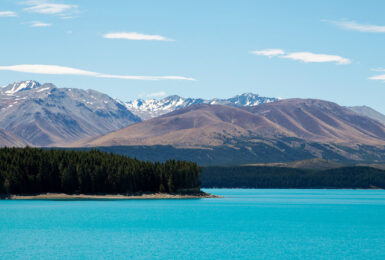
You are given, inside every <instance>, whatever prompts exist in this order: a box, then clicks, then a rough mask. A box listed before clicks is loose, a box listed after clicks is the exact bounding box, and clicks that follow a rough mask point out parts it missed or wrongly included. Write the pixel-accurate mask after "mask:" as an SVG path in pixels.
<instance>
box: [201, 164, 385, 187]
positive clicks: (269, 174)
mask: <svg viewBox="0 0 385 260" xmlns="http://www.w3.org/2000/svg"><path fill="white" fill-rule="evenodd" d="M201 178H202V187H204V188H271V189H274V188H276V189H277V188H281V189H283V188H287V189H321V188H332V189H343V188H345V189H369V188H381V189H385V171H384V170H380V169H376V168H372V167H358V166H355V167H341V168H335V169H329V170H307V169H295V168H284V167H266V166H236V167H204V168H202V173H201Z"/></svg>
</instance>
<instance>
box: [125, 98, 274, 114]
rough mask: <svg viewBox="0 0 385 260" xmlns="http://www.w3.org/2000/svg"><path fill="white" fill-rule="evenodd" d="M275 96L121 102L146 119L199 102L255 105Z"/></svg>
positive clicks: (268, 100)
mask: <svg viewBox="0 0 385 260" xmlns="http://www.w3.org/2000/svg"><path fill="white" fill-rule="evenodd" d="M277 100H278V99H277V98H271V97H262V96H259V95H258V94H253V93H243V94H239V95H236V96H234V97H231V98H227V99H219V98H213V99H202V98H183V97H181V96H178V95H171V96H168V97H165V98H163V99H159V100H157V99H148V100H144V99H135V100H133V101H127V102H123V103H124V104H125V106H126V107H127V109H129V110H130V111H131V112H133V113H134V114H135V115H137V116H139V117H140V118H142V119H144V120H147V119H150V118H154V117H158V116H161V115H164V114H167V113H169V112H172V111H174V110H178V109H181V108H185V107H189V106H192V105H199V104H211V105H229V106H236V107H241V106H256V105H259V104H263V103H269V102H276V101H277Z"/></svg>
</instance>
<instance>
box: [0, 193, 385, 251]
mask: <svg viewBox="0 0 385 260" xmlns="http://www.w3.org/2000/svg"><path fill="white" fill-rule="evenodd" d="M206 191H208V192H210V193H213V194H217V195H223V196H225V198H221V199H194V200H124V201H122V200H113V201H110V200H108V201H106V200H76V201H54V200H51V201H45V200H35V201H28V200H22V201H16V200H14V201H0V258H1V259H107V258H108V259H122V258H124V259H385V250H384V248H385V191H382V190H367V191H363V190H236V189H234V190H227V189H219V190H215V189H212V190H206Z"/></svg>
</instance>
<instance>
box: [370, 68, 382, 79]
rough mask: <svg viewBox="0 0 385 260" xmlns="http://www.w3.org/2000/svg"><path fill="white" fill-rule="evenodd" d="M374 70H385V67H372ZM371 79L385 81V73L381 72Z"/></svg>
mask: <svg viewBox="0 0 385 260" xmlns="http://www.w3.org/2000/svg"><path fill="white" fill-rule="evenodd" d="M371 70H372V71H377V72H385V69H383V68H376V69H371ZM369 79H370V80H380V81H383V82H385V74H380V75H376V76H372V77H370V78H369Z"/></svg>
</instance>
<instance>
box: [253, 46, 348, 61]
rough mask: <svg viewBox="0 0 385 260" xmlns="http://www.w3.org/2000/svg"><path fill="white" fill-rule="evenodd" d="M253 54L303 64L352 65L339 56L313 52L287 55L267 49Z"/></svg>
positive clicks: (281, 51)
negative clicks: (332, 63) (329, 63)
mask: <svg viewBox="0 0 385 260" xmlns="http://www.w3.org/2000/svg"><path fill="white" fill-rule="evenodd" d="M251 53H252V54H255V55H261V56H267V57H269V58H271V57H274V56H276V57H278V58H284V59H291V60H297V61H302V62H306V63H308V62H317V63H320V62H335V63H337V64H350V63H351V61H350V60H349V59H347V58H343V57H341V56H337V55H329V54H317V53H312V52H291V53H288V54H286V55H285V51H284V50H281V49H265V50H260V51H252V52H251Z"/></svg>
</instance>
